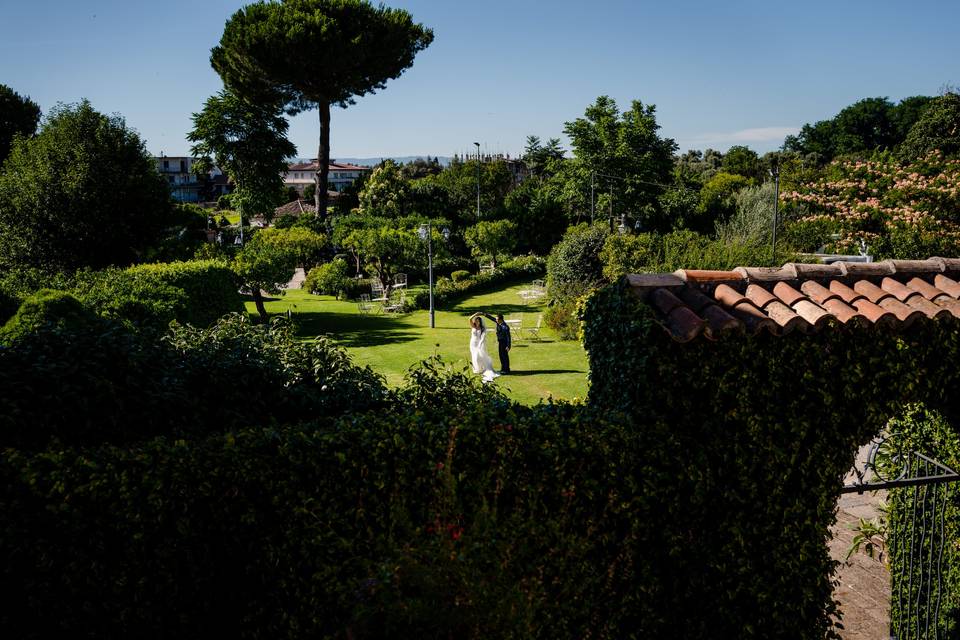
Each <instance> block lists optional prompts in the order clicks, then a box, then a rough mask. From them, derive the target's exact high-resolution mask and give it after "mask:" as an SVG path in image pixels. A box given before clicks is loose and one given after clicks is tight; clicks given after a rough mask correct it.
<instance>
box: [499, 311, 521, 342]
mask: <svg viewBox="0 0 960 640" xmlns="http://www.w3.org/2000/svg"><path fill="white" fill-rule="evenodd" d="M503 321H504V322H506V323H507V326H508V327H510V337H511V338H512V339H513V340H516V341H518V342H519V341H520V340H523V316H522V315H520V316H518V317H516V318H504V320H503Z"/></svg>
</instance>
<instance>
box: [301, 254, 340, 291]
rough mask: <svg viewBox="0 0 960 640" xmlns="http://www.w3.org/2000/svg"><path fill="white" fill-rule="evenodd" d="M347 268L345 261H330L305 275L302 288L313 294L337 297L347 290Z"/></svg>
mask: <svg viewBox="0 0 960 640" xmlns="http://www.w3.org/2000/svg"><path fill="white" fill-rule="evenodd" d="M347 271H348V266H347V263H346V261H344V260H341V259H339V258H337V259H335V260H331V261H330V262H328V263H326V264H322V265H320V266H319V267H314V268H313V269H311V270H310V273H308V274H307V278H306V280H304V282H303V288H304V289H306V290H307V291H309V292H310V293H313V294H320V295H327V296H338V295H340V293H341V292H345V291H346V289H347V286H348V285H347V281H348V280H350V278H348V277H347Z"/></svg>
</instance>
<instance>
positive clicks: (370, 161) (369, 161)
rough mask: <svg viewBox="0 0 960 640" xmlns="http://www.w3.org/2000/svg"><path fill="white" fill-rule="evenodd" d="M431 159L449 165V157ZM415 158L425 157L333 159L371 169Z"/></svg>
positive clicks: (305, 160) (306, 160) (337, 157)
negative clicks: (379, 165) (383, 164)
mask: <svg viewBox="0 0 960 640" xmlns="http://www.w3.org/2000/svg"><path fill="white" fill-rule="evenodd" d="M430 157H431V158H434V157H436V158H437V160H439V161H440V164H441V165H443V166H444V167H445V166H447V165H448V164H450V156H430ZM417 158H426V156H385V157H383V158H341V157H340V156H334V157H333V159H334V160H336V161H337V162H346V163H348V164H357V165H360V166H361V167H372V166H374V165H378V164H380V162H381V161H382V160H393V161H394V162H396V163H406V162H410V161H412V160H416V159H417ZM298 161H299V162H310V160H309V159H300V160H298Z"/></svg>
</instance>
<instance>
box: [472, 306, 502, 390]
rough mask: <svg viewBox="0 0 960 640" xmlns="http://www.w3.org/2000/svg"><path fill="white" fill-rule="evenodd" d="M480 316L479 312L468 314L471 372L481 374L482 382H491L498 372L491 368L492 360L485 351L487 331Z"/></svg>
mask: <svg viewBox="0 0 960 640" xmlns="http://www.w3.org/2000/svg"><path fill="white" fill-rule="evenodd" d="M481 316H482V314H480V313H475V314H473V315H472V316H470V359H471V361H472V362H473V372H474V373H480V374H483V381H484V382H491V381H492V380H493V379H494V378H496V377H497V376H499V375H500V374H499V373H496V372H495V371H494V370H493V360H491V359H490V354H488V353H487V331H486V328H485V327H484V326H483V318H482V317H481Z"/></svg>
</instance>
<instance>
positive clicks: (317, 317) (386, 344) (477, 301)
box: [247, 285, 587, 404]
mask: <svg viewBox="0 0 960 640" xmlns="http://www.w3.org/2000/svg"><path fill="white" fill-rule="evenodd" d="M527 286H528V285H517V286H511V287H508V288H505V289H503V290H500V291H496V292H493V293H487V294H483V295H478V296H473V297H470V298H466V299H464V300H462V301H461V302H460V303H459V304H457V305H456V306H454V307H453V308H451V309H445V310H437V312H436V328H435V329H431V328H430V314H429V312H427V311H414V312H412V313H407V314H403V315H399V316H394V315H384V314H371V315H363V314H361V313H360V312H359V309H358V307H357V304H356V303H355V302H345V301H341V300H336V299H335V298H333V297H331V296H314V295H311V294H309V293H306V292H304V291H301V290H291V291H288V292H287V293H286V294H285V295H284V296H281V297H278V298H275V299H273V300H271V301H269V302H267V304H266V307H267V311H268V312H269V313H271V314H275V313H286V312H287V310H288V309H289V310H290V311H291V312H292V313H293V315H294V317H295V319H296V321H297V323H298V325H299V327H300V329H299V330H300V333H301V335H302V336H304V337H310V336H316V335H325V336H327V337H329V338H331V339H333V340H335V341H336V342H337V343H339V344H340V345H342V346H343V347H345V348H346V349H347V350H348V351H349V352H350V355H351V356H352V357H353V359H354V361H355V362H357V363H359V364H363V365H370V366H371V367H372V368H373V369H374V370H376V371H378V372H379V373H381V374H383V375H384V376H385V377H386V379H387V383H388V384H390V385H397V384H399V383H400V382H401V381H402V380H403V376H404V374H405V373H406V371H407V369H409V368H410V366H411V365H413V364H415V363H416V362H419V361H420V360H422V359H424V358H426V357H428V356H431V355H433V354H434V353H438V354H440V356H441V357H442V358H443V359H444V361H445V362H447V363H448V364H451V365H453V366H454V367H456V368H458V369H459V368H463V367H468V366H469V364H470V362H469V357H470V349H469V342H470V328H469V326H468V324H467V318H468V317H469V316H470V315H472V314H473V313H475V312H477V311H485V312H487V313H490V314H491V315H495V314H496V313H503V314H504V316H506V317H507V318H508V319H509V318H521V319H522V321H523V327H524V329H526V327H532V326H534V325H536V322H537V316H538V315H539V314H541V313H542V312H543V309H542V308H541V307H539V306H536V305H525V304H524V303H523V301H522V300H521V299H520V296H519V295H518V291H520V290H521V289H523V288H526V287H527ZM247 310H248V311H250V312H251V313H254V312H255V310H254V308H253V303H247ZM521 333H522V334H523V337H524V338H526V337H527V332H526V330H524V331H522V332H521ZM540 335H541V337H542V340H541V341H540V342H536V341H532V340H529V339H523V340H516V336H515V342H514V345H513V349H512V350H511V352H510V360H511V369H512V370H513V373H512V374H511V375H509V376H501V377H500V378H497V380H496V384H497V385H498V386H499V387H500V388H501V389H503V390H504V392H505V393H506V394H507V395H508V396H510V397H511V398H514V399H515V400H518V401H520V402H523V403H528V404H535V403H536V402H538V401H539V400H541V399H546V398H548V397H551V396H552V397H553V398H555V399H560V398H562V399H567V400H570V399H573V398H583V397H584V396H585V394H586V390H587V380H586V374H587V358H586V354H585V353H584V351H583V348H582V347H581V346H580V343H579V342H577V341H560V340H556V339H555V338H554V336H553V335H552V333H551V332H550V330H549V329H547V328H546V326H542V328H541V329H540ZM487 346H488V350H489V351H490V355H491V356H492V357H493V360H494V364H495V366H496V367H497V368H499V361H498V358H497V346H496V336H495V335H493V334H491V335H490V337H489V338H488V345H487Z"/></svg>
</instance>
